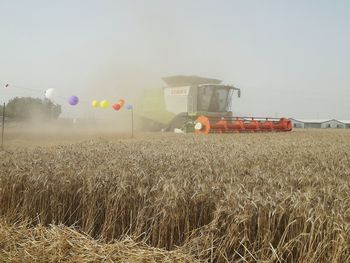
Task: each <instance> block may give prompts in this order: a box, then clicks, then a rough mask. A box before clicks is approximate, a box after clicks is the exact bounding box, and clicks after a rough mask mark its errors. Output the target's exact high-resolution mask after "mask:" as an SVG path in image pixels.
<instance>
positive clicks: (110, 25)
mask: <svg viewBox="0 0 350 263" xmlns="http://www.w3.org/2000/svg"><path fill="white" fill-rule="evenodd" d="M349 13H350V1H345V0H344V1H341V0H338V1H337V0H334V1H323V0H309V1H299V0H293V1H291V0H290V1H278V0H266V1H262V0H256V1H253V0H241V1H238V0H227V1H225V0H211V1H209V0H202V1H199V0H198V1H196V0H193V1H188V0H187V1H186V0H176V1H175V0H173V1H170V0H169V1H167V0H162V1H161V0H157V1H156V0H147V1H146V0H144V1H138V0H133V1H126V0H125V1H121V0H114V1H112V0H61V1H45V0H31V1H24V0H22V1H19V0H0V102H3V101H7V100H9V99H11V98H13V97H15V96H36V97H43V94H44V91H45V90H46V89H48V88H54V89H56V90H57V91H58V92H59V94H60V95H61V97H62V98H63V97H64V98H65V97H68V96H70V95H77V96H79V97H80V98H81V100H82V102H84V103H85V102H86V103H85V104H84V103H82V105H81V107H80V108H79V110H80V114H82V112H88V111H91V109H90V107H89V101H90V100H91V99H104V98H106V99H108V98H110V99H111V100H113V99H115V100H117V99H118V98H125V99H127V100H135V99H136V98H137V97H139V96H142V90H144V89H147V88H154V87H161V86H164V83H163V82H162V81H161V78H162V77H164V76H170V75H177V74H186V75H200V76H205V77H213V78H218V79H221V80H223V81H224V83H226V84H233V85H235V86H236V87H238V88H241V90H242V97H241V98H240V99H238V98H235V99H234V101H233V111H234V114H235V115H239V114H241V115H258V116H271V117H275V116H276V117H277V116H286V117H295V118H336V119H348V120H349V119H350V103H349V102H350V74H349V69H350V52H349V47H350V32H349V31H350V16H349ZM6 83H9V84H10V87H11V85H13V87H17V88H12V89H10V87H9V88H7V89H5V88H4V85H5V84H6ZM23 88H24V89H23ZM61 103H62V104H64V108H63V109H64V112H65V114H67V112H69V111H71V109H70V108H69V107H68V106H66V102H65V101H62V102H61Z"/></svg>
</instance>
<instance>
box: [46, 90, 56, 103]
mask: <svg viewBox="0 0 350 263" xmlns="http://www.w3.org/2000/svg"><path fill="white" fill-rule="evenodd" d="M55 94H56V91H55V89H52V88H51V89H47V90H46V91H45V98H47V99H49V100H53V99H54V97H55Z"/></svg>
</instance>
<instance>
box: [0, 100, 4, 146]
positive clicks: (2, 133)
mask: <svg viewBox="0 0 350 263" xmlns="http://www.w3.org/2000/svg"><path fill="white" fill-rule="evenodd" d="M4 133H5V102H4V104H3V106H2V126H1V149H3V148H4Z"/></svg>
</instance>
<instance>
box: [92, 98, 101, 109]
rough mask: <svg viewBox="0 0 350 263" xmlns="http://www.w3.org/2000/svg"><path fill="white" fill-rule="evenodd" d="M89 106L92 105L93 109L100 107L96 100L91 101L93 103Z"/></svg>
mask: <svg viewBox="0 0 350 263" xmlns="http://www.w3.org/2000/svg"><path fill="white" fill-rule="evenodd" d="M91 105H92V107H94V108H98V107H99V106H100V103H99V102H98V101H97V100H93V101H92V102H91Z"/></svg>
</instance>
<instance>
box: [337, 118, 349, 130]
mask: <svg viewBox="0 0 350 263" xmlns="http://www.w3.org/2000/svg"><path fill="white" fill-rule="evenodd" d="M339 121H340V122H342V123H344V125H345V128H347V129H350V120H339Z"/></svg>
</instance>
